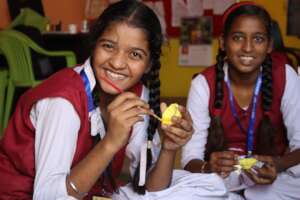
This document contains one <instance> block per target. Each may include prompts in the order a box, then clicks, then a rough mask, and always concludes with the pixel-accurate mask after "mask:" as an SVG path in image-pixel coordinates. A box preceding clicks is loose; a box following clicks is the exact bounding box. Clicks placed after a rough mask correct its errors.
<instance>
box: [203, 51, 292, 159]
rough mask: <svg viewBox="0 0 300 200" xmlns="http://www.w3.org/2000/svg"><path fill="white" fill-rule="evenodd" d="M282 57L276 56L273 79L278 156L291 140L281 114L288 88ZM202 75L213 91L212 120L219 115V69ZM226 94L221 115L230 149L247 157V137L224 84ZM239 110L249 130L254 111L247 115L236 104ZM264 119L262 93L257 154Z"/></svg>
mask: <svg viewBox="0 0 300 200" xmlns="http://www.w3.org/2000/svg"><path fill="white" fill-rule="evenodd" d="M280 58H281V57H280V56H278V55H276V56H272V60H273V67H272V77H273V83H272V84H273V89H272V93H273V100H272V106H271V110H270V113H269V116H270V119H271V121H272V123H273V125H274V126H275V127H274V128H275V130H276V131H277V133H276V135H277V136H276V146H277V152H278V153H279V155H282V154H283V153H284V151H285V150H286V146H287V139H286V130H285V126H284V124H283V119H282V113H281V111H280V107H281V99H282V96H283V92H284V87H285V77H286V76H285V66H284V65H285V61H284V60H281V59H280ZM202 75H204V77H205V78H206V80H207V82H208V85H209V90H210V97H209V112H210V116H213V115H214V113H215V109H214V99H215V79H216V71H215V66H212V67H209V68H208V69H206V70H205V71H203V72H202ZM223 93H224V98H223V102H222V104H223V105H222V109H221V113H220V117H221V121H222V125H223V128H224V135H225V139H226V141H227V145H228V148H231V149H239V150H242V152H240V153H241V154H246V144H247V134H246V133H243V132H242V131H241V130H240V128H239V126H238V124H237V122H236V120H235V118H234V116H233V114H232V112H231V109H230V101H229V91H228V88H227V86H226V83H225V82H223ZM234 105H235V109H236V112H237V115H238V117H239V119H240V122H241V124H242V126H243V127H245V128H246V129H247V128H248V127H249V119H250V114H251V109H252V107H251V106H249V108H248V109H247V110H246V111H245V110H243V109H242V108H240V106H239V105H238V104H237V102H236V101H234ZM262 117H263V109H262V99H261V92H260V94H259V97H258V102H257V107H256V119H255V124H254V153H255V148H256V135H257V133H256V132H257V131H256V130H257V128H258V125H259V123H260V121H261V119H262Z"/></svg>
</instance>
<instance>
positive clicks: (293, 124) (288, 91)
mask: <svg viewBox="0 0 300 200" xmlns="http://www.w3.org/2000/svg"><path fill="white" fill-rule="evenodd" d="M299 88H300V79H299V76H298V75H297V74H296V73H295V71H294V70H293V69H292V68H291V67H290V66H288V65H286V85H285V88H284V93H283V97H282V101H281V112H282V115H283V120H284V124H285V126H286V129H287V138H288V141H289V148H290V150H291V151H293V150H296V149H299V148H300V123H299V122H300V121H299V119H300V89H299ZM287 172H288V173H289V174H291V175H292V176H294V177H300V164H298V165H296V166H293V167H291V168H289V169H288V170H287Z"/></svg>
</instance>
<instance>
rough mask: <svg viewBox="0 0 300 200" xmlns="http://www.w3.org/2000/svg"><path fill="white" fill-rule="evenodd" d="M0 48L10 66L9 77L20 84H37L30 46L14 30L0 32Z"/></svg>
mask: <svg viewBox="0 0 300 200" xmlns="http://www.w3.org/2000/svg"><path fill="white" fill-rule="evenodd" d="M0 49H1V51H2V53H3V54H4V55H5V57H6V60H7V63H8V66H9V78H10V80H12V81H13V82H15V83H18V85H19V84H20V85H23V84H24V86H29V85H35V84H36V80H35V78H34V73H33V69H32V61H31V56H30V48H29V46H28V45H26V42H24V41H22V39H20V38H19V37H18V33H17V32H16V31H13V30H5V31H1V32H0Z"/></svg>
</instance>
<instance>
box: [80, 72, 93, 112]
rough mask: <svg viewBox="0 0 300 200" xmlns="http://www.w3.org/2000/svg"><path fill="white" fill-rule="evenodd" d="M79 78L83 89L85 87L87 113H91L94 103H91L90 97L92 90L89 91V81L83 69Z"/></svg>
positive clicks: (91, 98)
mask: <svg viewBox="0 0 300 200" xmlns="http://www.w3.org/2000/svg"><path fill="white" fill-rule="evenodd" d="M80 76H81V78H82V80H83V83H84V87H85V93H86V95H87V98H88V109H89V112H91V111H92V110H94V101H93V97H92V90H91V85H90V81H89V79H88V77H87V75H86V73H85V71H84V69H83V70H81V72H80Z"/></svg>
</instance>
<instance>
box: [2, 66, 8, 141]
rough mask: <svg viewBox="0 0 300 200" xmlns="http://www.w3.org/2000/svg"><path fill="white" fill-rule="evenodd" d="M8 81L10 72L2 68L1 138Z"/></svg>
mask: <svg viewBox="0 0 300 200" xmlns="http://www.w3.org/2000/svg"><path fill="white" fill-rule="evenodd" d="M7 79H8V70H7V69H2V68H0V138H1V136H2V133H3V129H4V125H3V117H4V103H5V102H4V101H5V97H6V86H7Z"/></svg>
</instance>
